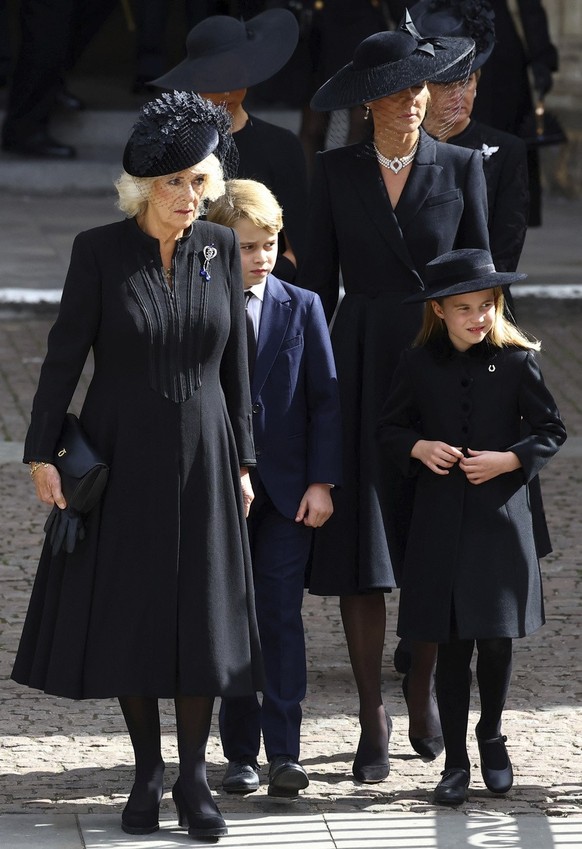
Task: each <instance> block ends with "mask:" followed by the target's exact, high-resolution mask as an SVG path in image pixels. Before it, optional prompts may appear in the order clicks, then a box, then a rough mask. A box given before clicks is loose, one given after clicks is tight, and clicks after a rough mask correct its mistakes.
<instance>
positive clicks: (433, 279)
mask: <svg viewBox="0 0 582 849" xmlns="http://www.w3.org/2000/svg"><path fill="white" fill-rule="evenodd" d="M526 277H527V274H520V273H518V272H516V271H515V272H511V271H495V265H494V264H493V257H492V256H491V254H490V253H489V251H486V250H482V249H480V248H458V249H457V250H454V251H448V252H447V253H446V254H441V256H437V258H436V259H433V260H432V261H431V262H429V263H427V265H426V270H425V273H424V275H423V282H424V285H425V288H424V289H423V291H422V292H417V293H416V294H414V295H411V297H410V298H406V300H405V301H404V303H405V304H418V303H421V302H422V301H431V300H433V299H434V298H447V297H449V295H462V294H463V293H465V292H480V291H481V290H482V289H494V288H495V287H496V286H508V285H509V284H510V283H516V282H517V281H518V280H525V278H526Z"/></svg>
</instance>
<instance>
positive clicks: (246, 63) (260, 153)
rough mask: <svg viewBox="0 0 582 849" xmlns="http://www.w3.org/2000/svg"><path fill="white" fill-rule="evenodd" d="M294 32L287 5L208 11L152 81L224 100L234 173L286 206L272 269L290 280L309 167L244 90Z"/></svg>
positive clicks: (276, 64)
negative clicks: (248, 12) (171, 63)
mask: <svg viewBox="0 0 582 849" xmlns="http://www.w3.org/2000/svg"><path fill="white" fill-rule="evenodd" d="M298 36H299V27H298V24H297V21H296V20H295V17H294V16H293V15H292V14H291V12H289V11H288V10H287V9H268V10H267V11H265V12H261V13H260V14H259V15H256V16H255V17H254V18H250V19H249V20H247V21H242V20H237V19H236V18H233V17H230V16H228V15H211V16H210V17H208V18H206V19H205V20H203V21H201V22H200V23H199V24H197V25H196V26H195V27H194V28H193V29H191V30H190V32H189V33H188V37H187V39H186V50H187V56H186V58H185V59H184V60H183V61H182V62H180V63H179V64H178V65H176V67H175V68H172V70H170V71H168V72H167V73H166V74H164V75H163V76H161V77H159V78H158V79H157V80H154V82H153V84H154V85H157V86H160V87H161V88H171V89H179V90H181V91H195V92H197V93H198V94H200V95H202V96H203V97H205V98H208V99H209V100H211V101H212V102H213V103H215V104H217V105H219V104H221V105H223V106H225V107H226V108H227V109H228V111H229V113H230V115H231V117H232V133H233V138H234V141H235V144H236V147H237V150H238V153H239V167H238V174H237V176H238V177H244V178H247V179H250V180H258V181H259V182H260V183H264V184H265V185H266V186H267V187H268V188H269V189H271V191H272V192H273V194H274V195H275V197H276V198H277V200H278V201H279V203H280V204H281V206H282V207H283V210H284V213H285V229H284V230H282V231H281V233H280V234H279V255H278V259H277V264H276V265H275V268H274V270H273V273H274V274H275V275H276V276H277V277H280V278H282V279H283V280H287V281H289V282H293V280H294V279H295V275H296V270H297V264H298V262H299V260H300V259H301V257H302V255H303V249H304V242H305V208H306V206H307V169H306V165H305V157H304V155H303V150H302V147H301V144H300V143H299V140H298V138H297V136H296V135H295V134H294V133H292V132H291V131H290V130H287V129H284V128H283V127H278V126H276V125H275V124H271V123H269V122H267V121H263V120H262V119H261V118H257V117H256V116H254V115H250V114H249V113H248V112H247V111H246V108H245V104H244V100H245V97H246V94H247V90H248V89H249V88H250V87H251V86H254V85H256V84H257V83H260V82H263V81H264V80H267V79H269V77H272V76H273V74H274V73H275V72H276V71H278V70H279V69H280V68H282V67H283V65H285V63H286V62H287V61H288V60H289V59H290V57H291V55H292V54H293V51H294V50H295V47H296V45H297V40H298Z"/></svg>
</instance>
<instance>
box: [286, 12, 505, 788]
mask: <svg viewBox="0 0 582 849" xmlns="http://www.w3.org/2000/svg"><path fill="white" fill-rule="evenodd" d="M472 56H473V42H472V41H471V40H470V39H457V38H455V39H451V38H438V39H434V40H433V39H430V38H429V39H422V38H420V36H419V35H418V33H416V31H415V30H414V28H413V26H412V25H411V24H410V22H409V21H406V22H405V24H404V25H403V27H402V28H401V29H399V30H398V31H396V32H384V33H378V34H377V35H374V36H371V37H369V38H367V39H366V40H365V41H363V42H362V43H361V44H360V45H359V47H358V49H357V50H356V52H355V54H354V59H353V61H352V62H350V63H349V64H348V65H346V66H345V67H344V68H342V69H341V70H340V71H338V73H337V74H335V76H334V77H332V78H331V80H329V81H328V82H327V83H326V84H325V85H323V86H322V87H321V88H320V89H319V91H318V92H317V93H316V94H315V96H314V98H313V100H312V106H313V108H315V109H322V110H329V109H343V108H349V107H352V106H355V105H358V104H359V105H361V106H362V108H363V109H365V110H366V112H367V113H369V115H370V118H369V120H372V121H373V125H374V127H373V129H374V132H373V141H372V142H369V143H368V142H364V143H361V144H356V145H353V146H350V147H345V148H339V149H337V150H329V151H326V152H325V153H321V154H319V155H318V157H317V160H318V161H317V163H316V170H315V176H314V184H313V191H312V198H311V203H310V208H309V215H308V234H309V239H308V248H307V254H306V259H305V261H304V263H303V265H302V267H301V269H300V282H301V285H303V286H306V287H307V288H312V289H314V290H315V291H317V292H318V293H319V294H320V295H321V297H322V300H323V302H324V305H325V307H326V310H327V313H328V316H329V318H330V319H331V317H332V315H333V313H334V310H335V308H336V306H337V302H338V294H339V272H340V269H341V273H342V277H343V284H344V287H345V293H346V294H345V297H344V299H343V300H342V302H341V304H340V305H339V308H338V312H337V316H336V318H335V323H334V325H333V330H332V340H333V345H334V353H335V357H336V364H337V369H338V380H339V384H340V393H341V406H342V418H343V428H344V430H343V437H344V486H342V488H341V490H339V489H338V490H337V491H336V492H335V493H334V504H335V512H334V516H333V517H332V519H331V520H330V521H329V522H328V524H327V525H326V526H325V527H324V528H322V529H320V531H318V534H317V538H316V542H315V549H314V555H313V566H312V572H311V576H310V585H309V588H310V592H312V593H315V594H317V595H339V596H340V607H341V613H342V619H343V624H344V629H345V633H346V638H347V642H348V649H349V652H350V659H351V663H352V669H353V672H354V677H355V680H356V685H357V688H358V694H359V699H360V711H359V719H360V725H361V736H360V743H359V745H358V751H357V754H356V758H355V761H354V765H353V774H354V776H355V777H356V778H357V779H359V780H361V781H366V782H375V781H381V780H383V779H384V778H385V777H386V776H387V774H388V771H389V761H388V740H389V734H390V730H389V729H390V722H389V719H388V718H387V717H386V714H385V710H384V706H383V702H382V688H381V684H382V682H381V670H382V655H383V648H384V636H385V616H386V613H385V599H384V594H385V593H386V592H389V591H390V590H391V589H392V588H393V587H395V586H396V585H397V583H398V577H399V561H400V555H401V550H402V547H403V544H404V541H405V540H404V537H405V533H406V527H407V515H406V511H407V505H408V504H409V499H407V498H406V497H405V496H404V495H403V492H402V485H401V481H400V478H399V477H398V476H397V475H396V473H394V474H393V475H392V477H391V481H392V482H391V485H390V486H389V487H385V486H384V482H385V480H386V479H387V478H388V474H387V472H386V471H385V470H383V468H382V464H383V462H384V460H383V458H381V457H380V456H379V454H378V451H377V446H376V443H375V436H374V434H375V427H376V421H377V419H378V416H379V415H380V411H381V406H382V402H383V400H384V396H385V393H386V390H387V388H388V386H389V385H390V380H391V377H392V373H393V371H394V368H395V366H396V363H397V361H398V357H399V355H400V352H401V351H402V349H403V348H406V347H407V346H408V345H410V343H411V342H412V340H413V339H414V336H415V335H416V332H417V330H418V327H419V325H420V319H421V316H420V311H419V310H415V309H414V308H412V309H411V308H410V307H403V306H402V303H401V302H402V300H403V298H404V297H405V296H406V295H407V294H412V293H413V292H415V291H418V290H420V289H422V282H421V281H422V275H423V273H424V268H425V265H426V263H427V262H428V261H429V260H431V259H432V258H433V257H434V256H435V255H437V254H438V253H442V251H443V250H447V249H450V248H452V247H453V246H455V245H458V246H467V247H487V246H488V236H487V225H486V217H487V208H486V195H485V185H484V179H483V168H482V164H481V156H480V154H478V153H477V152H472V151H468V150H463V149H461V148H452V147H449V146H447V145H443V144H440V143H438V142H436V141H435V140H434V139H432V138H431V137H430V136H428V135H426V133H425V132H424V131H423V129H422V121H423V119H424V116H425V113H426V109H427V104H428V91H427V88H426V80H428V79H431V78H432V77H433V76H434V75H435V74H437V73H439V72H442V71H444V70H446V69H448V68H450V67H452V66H453V65H455V64H456V65H457V67H459V66H463V67H464V68H465V73H466V74H468V72H469V68H470V65H471V61H472ZM434 660H435V653H434V651H433V652H432V653H430V654H429V656H427V657H426V658H422V657H421V658H419V665H418V667H417V671H416V672H415V675H414V676H413V677H411V678H410V680H409V681H408V698H409V716H410V738H411V742H412V744H413V746H414V747H415V749H416V751H418V753H419V754H421V755H422V756H423V757H425V758H429V759H430V758H434V757H436V755H437V754H438V753H439V752H440V751H441V750H442V738H441V736H440V725H439V721H438V712H437V710H436V705H435V702H434V698H433V695H432V687H431V683H432V671H433V667H434Z"/></svg>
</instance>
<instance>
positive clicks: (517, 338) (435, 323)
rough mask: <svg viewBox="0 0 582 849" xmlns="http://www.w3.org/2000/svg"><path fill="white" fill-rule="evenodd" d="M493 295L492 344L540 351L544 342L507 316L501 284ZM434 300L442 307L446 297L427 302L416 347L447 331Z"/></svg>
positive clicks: (438, 337)
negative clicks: (433, 304) (435, 308)
mask: <svg viewBox="0 0 582 849" xmlns="http://www.w3.org/2000/svg"><path fill="white" fill-rule="evenodd" d="M493 297H494V299H495V318H494V319H493V326H492V327H491V330H490V331H489V333H488V334H487V337H486V338H487V339H488V340H489V342H490V344H491V345H494V346H495V347H496V348H507V347H509V346H510V345H514V346H515V347H516V348H526V349H527V350H530V351H539V350H540V348H541V347H542V343H541V342H540V341H539V340H538V339H534V338H533V336H532V337H531V338H530V337H529V336H527V335H526V334H525V333H524V332H523V331H522V330H520V329H519V327H517V326H516V325H515V324H513V323H512V322H511V321H509V319H507V318H506V317H505V298H504V296H503V289H502V288H501V286H496V287H495V288H494V289H493ZM433 300H434V301H436V302H437V304H440V306H441V307H442V305H443V302H444V301H445V300H446V298H433V299H432V300H430V301H427V302H426V303H425V305H424V316H423V319H422V327H421V328H420V331H419V332H418V335H417V337H416V339H415V340H414V346H415V347H421V346H422V345H427V344H428V343H429V342H431V341H432V340H435V339H442V338H443V336H445V335H446V333H447V326H446V324H445V323H444V321H443V320H442V319H441V318H439V317H438V315H437V314H436V313H435V311H434V309H433V306H432V301H433Z"/></svg>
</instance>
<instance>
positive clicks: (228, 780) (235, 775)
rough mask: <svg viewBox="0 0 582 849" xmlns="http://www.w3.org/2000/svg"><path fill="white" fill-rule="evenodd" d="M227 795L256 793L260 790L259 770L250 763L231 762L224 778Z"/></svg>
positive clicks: (223, 785)
mask: <svg viewBox="0 0 582 849" xmlns="http://www.w3.org/2000/svg"><path fill="white" fill-rule="evenodd" d="M222 789H223V790H225V791H226V792H227V793H254V792H255V790H258V789H259V768H258V766H257V765H256V763H250V761H229V762H228V766H227V768H226V771H225V773H224V775H223V777H222Z"/></svg>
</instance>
